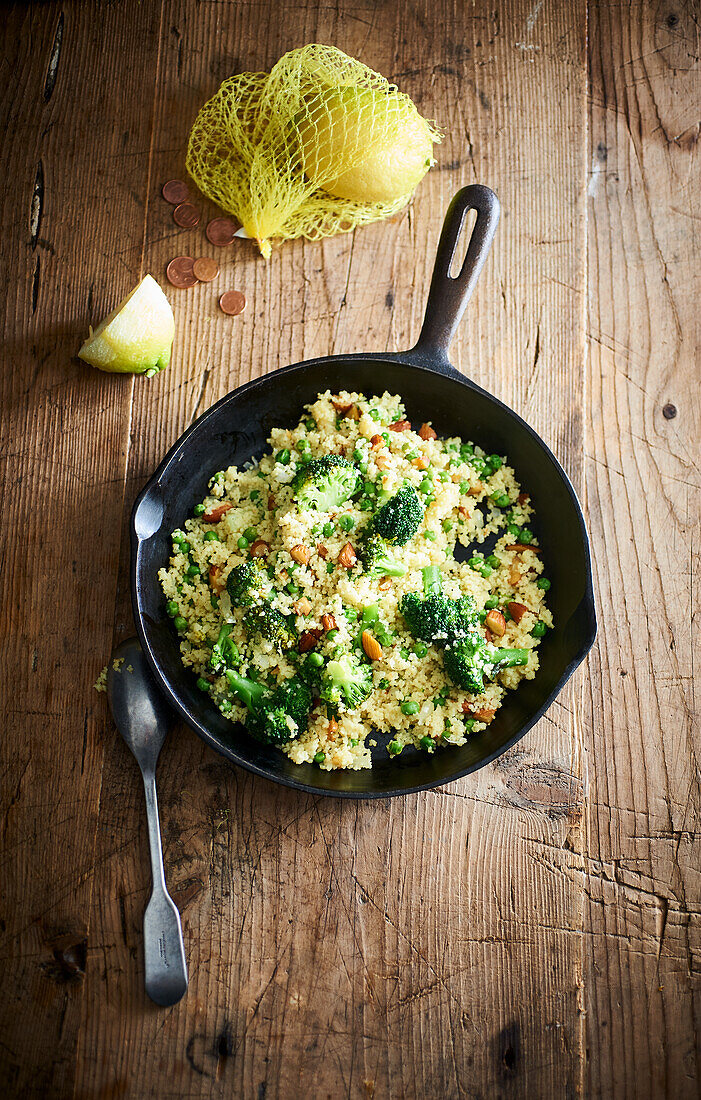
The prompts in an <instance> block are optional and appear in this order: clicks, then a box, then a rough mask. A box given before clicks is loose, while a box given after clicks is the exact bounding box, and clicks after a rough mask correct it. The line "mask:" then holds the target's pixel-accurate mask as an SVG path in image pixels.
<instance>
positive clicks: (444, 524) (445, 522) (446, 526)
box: [442, 519, 453, 531]
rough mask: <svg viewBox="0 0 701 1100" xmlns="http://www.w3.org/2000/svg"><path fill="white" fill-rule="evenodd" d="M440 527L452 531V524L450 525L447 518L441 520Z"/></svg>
mask: <svg viewBox="0 0 701 1100" xmlns="http://www.w3.org/2000/svg"><path fill="white" fill-rule="evenodd" d="M442 527H443V530H444V531H452V529H453V525H452V523H451V522H450V520H449V519H444V520H443V524H442Z"/></svg>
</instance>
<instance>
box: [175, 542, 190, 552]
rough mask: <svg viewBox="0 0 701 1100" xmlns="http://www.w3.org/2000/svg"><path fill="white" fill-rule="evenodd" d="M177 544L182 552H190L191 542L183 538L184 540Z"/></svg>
mask: <svg viewBox="0 0 701 1100" xmlns="http://www.w3.org/2000/svg"><path fill="white" fill-rule="evenodd" d="M176 545H177V547H178V549H179V550H180V553H181V554H189V553H190V543H189V542H185V541H184V540H183V541H182V542H179V543H177V544H176Z"/></svg>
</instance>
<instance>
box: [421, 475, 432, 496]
mask: <svg viewBox="0 0 701 1100" xmlns="http://www.w3.org/2000/svg"><path fill="white" fill-rule="evenodd" d="M432 488H433V482H432V481H431V479H430V477H425V478H424V479H423V481H422V482H421V484H420V485H419V489H420V490H421V492H422V493H430V492H431V489H432Z"/></svg>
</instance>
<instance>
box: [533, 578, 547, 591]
mask: <svg viewBox="0 0 701 1100" xmlns="http://www.w3.org/2000/svg"><path fill="white" fill-rule="evenodd" d="M535 583H536V585H537V586H538V588H542V590H543V592H547V591H548V589H549V588H550V581H549V580H548V578H547V577H538V580H537V581H536V582H535Z"/></svg>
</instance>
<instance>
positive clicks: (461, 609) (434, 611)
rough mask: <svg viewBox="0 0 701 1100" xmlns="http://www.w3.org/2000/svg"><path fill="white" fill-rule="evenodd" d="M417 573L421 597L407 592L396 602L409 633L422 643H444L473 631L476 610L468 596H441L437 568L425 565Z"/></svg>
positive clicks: (440, 644) (442, 644) (475, 623)
mask: <svg viewBox="0 0 701 1100" xmlns="http://www.w3.org/2000/svg"><path fill="white" fill-rule="evenodd" d="M421 572H422V574H423V586H424V596H423V598H422V597H421V596H419V594H418V593H417V592H409V593H407V595H405V596H403V597H402V600H401V603H400V605H399V610H400V611H401V613H402V615H403V616H404V618H405V619H406V622H407V626H408V627H409V630H410V631H411V633H412V634H413V635H414V636H415V637H416V638H421V639H422V641H424V642H433V643H434V644H435V645H439V646H444V645H447V644H448V643H449V642H452V641H455V640H456V639H458V638H462V637H464V636H465V635H467V634H469V633H470V632H471V631H472V630H474V629H475V627H476V625H477V612H476V608H475V603H474V600H473V599H472V597H471V596H461V597H460V599H458V600H452V599H450V598H449V597H448V596H444V595H442V592H441V577H440V570H439V569H438V567H437V566H435V565H428V566H426V568H425V569H422V571H421Z"/></svg>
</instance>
